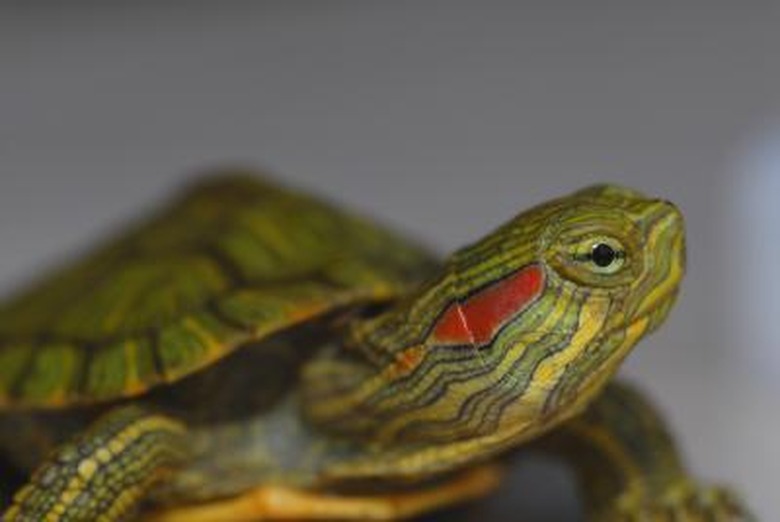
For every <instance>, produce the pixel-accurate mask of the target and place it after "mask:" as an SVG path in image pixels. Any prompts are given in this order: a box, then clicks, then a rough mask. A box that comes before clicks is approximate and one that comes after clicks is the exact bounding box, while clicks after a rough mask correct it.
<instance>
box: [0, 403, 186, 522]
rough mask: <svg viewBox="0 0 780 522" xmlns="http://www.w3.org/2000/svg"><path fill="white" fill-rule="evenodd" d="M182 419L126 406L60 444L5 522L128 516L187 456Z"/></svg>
mask: <svg viewBox="0 0 780 522" xmlns="http://www.w3.org/2000/svg"><path fill="white" fill-rule="evenodd" d="M184 437H185V430H184V427H183V426H182V425H180V424H179V423H178V422H176V421H173V420H171V419H169V418H168V417H163V416H160V415H155V414H151V413H148V412H146V411H145V410H143V409H142V408H139V407H134V406H128V407H124V408H120V409H117V410H114V411H111V412H109V413H108V414H106V415H104V416H102V417H101V418H99V419H98V420H97V421H95V423H93V424H92V425H91V426H90V427H89V428H88V429H87V430H86V431H85V432H84V433H82V434H80V435H79V436H77V437H75V438H74V439H73V440H72V441H70V442H67V443H65V444H64V445H62V446H61V447H59V448H58V449H57V450H56V451H55V452H54V453H53V454H52V455H51V456H50V457H49V458H48V459H47V460H46V461H45V462H44V463H43V464H42V465H41V466H40V467H39V468H38V469H37V470H36V471H35V473H33V475H32V478H31V479H30V481H29V482H28V483H27V484H26V485H25V486H24V487H22V488H21V489H20V490H19V491H18V492H17V493H16V495H15V496H14V499H13V503H12V505H11V507H10V508H8V510H7V511H6V512H5V513H3V515H2V517H0V520H2V521H3V522H40V521H53V520H56V521H63V522H64V521H101V522H114V521H117V520H123V519H125V518H126V517H127V516H128V515H129V514H131V513H132V512H133V511H134V509H135V508H136V507H137V505H138V503H139V501H140V500H142V499H143V497H144V495H145V493H146V491H147V490H148V488H149V487H150V486H151V485H152V484H153V483H154V482H155V481H156V480H158V479H160V478H162V477H163V476H164V474H165V473H166V472H167V471H169V470H171V469H172V467H174V466H175V465H176V464H177V463H178V462H180V461H181V460H182V459H184V458H185V454H184V452H183V450H182V448H183V447H184V445H183V441H184Z"/></svg>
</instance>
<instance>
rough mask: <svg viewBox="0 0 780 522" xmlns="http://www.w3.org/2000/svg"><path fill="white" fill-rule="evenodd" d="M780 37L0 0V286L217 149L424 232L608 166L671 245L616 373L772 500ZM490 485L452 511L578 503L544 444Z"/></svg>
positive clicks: (486, 217)
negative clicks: (647, 200)
mask: <svg viewBox="0 0 780 522" xmlns="http://www.w3.org/2000/svg"><path fill="white" fill-rule="evenodd" d="M779 50H780V11H778V7H777V4H773V3H771V2H766V3H759V2H755V3H751V2H713V1H709V2H700V3H690V2H644V3H638V2H570V3H568V4H557V3H555V4H554V3H552V2H547V3H541V2H540V3H539V4H536V5H535V4H533V3H527V2H498V3H494V2H482V1H481V2H471V3H467V2H383V3H379V2H370V1H369V2H366V1H361V2H357V1H355V2H289V1H288V2H265V3H243V4H239V3H231V4H227V3H225V2H221V3H217V2H214V3H212V4H207V5H199V4H197V3H189V4H184V3H182V4H181V5H180V6H173V5H166V4H161V3H157V2H155V3H152V2H149V3H143V2H133V3H130V2H128V3H126V4H125V5H121V4H118V3H117V4H114V6H111V7H110V6H108V5H102V4H101V3H97V2H95V3H94V4H82V3H78V2H70V3H68V4H67V5H57V4H55V3H52V4H51V7H42V6H38V7H29V6H24V7H22V6H21V3H19V4H13V3H4V5H3V7H0V244H2V247H0V252H2V254H0V256H1V257H0V289H2V290H3V291H9V290H10V289H12V288H13V287H15V286H17V285H18V284H20V282H22V281H24V280H26V279H27V278H29V277H31V276H32V275H33V274H35V273H37V272H39V271H40V270H42V269H43V268H44V267H47V266H49V265H51V264H53V263H55V262H56V261H57V260H59V259H61V258H62V257H64V256H67V255H68V254H70V253H73V252H78V250H79V248H80V247H83V246H85V245H87V244H89V243H90V241H92V240H94V238H95V237H96V236H99V235H101V234H103V233H106V232H107V231H110V230H112V229H113V228H114V227H115V226H117V225H119V224H121V223H122V222H124V221H125V220H127V219H129V218H131V217H133V216H136V215H139V214H143V213H144V212H146V211H147V210H148V209H149V208H151V207H152V206H154V204H156V203H158V202H160V201H162V200H163V199H164V198H165V197H167V196H168V195H169V194H170V193H171V191H172V190H174V189H175V187H177V186H178V185H179V184H181V183H182V182H183V181H184V180H185V179H186V178H187V177H189V176H192V175H194V174H195V173H197V172H198V171H199V170H200V169H202V168H204V167H208V166H213V165H219V164H226V163H227V164H242V165H255V166H261V167H264V168H267V169H269V170H271V171H272V172H274V173H276V174H277V175H279V176H280V177H282V178H284V179H286V180H288V181H289V182H290V183H294V184H297V185H300V186H302V187H307V188H310V189H311V190H313V191H317V192H319V193H321V194H323V195H326V196H327V197H329V198H331V199H333V200H336V201H338V202H342V203H344V204H348V205H350V206H352V207H353V208H357V209H359V210H361V211H364V212H366V213H369V214H372V215H375V216H377V217H378V218H381V219H383V220H384V221H386V222H389V223H391V224H393V225H395V226H396V227H398V228H400V229H402V230H406V231H408V232H410V233H411V234H413V235H415V236H417V237H418V238H421V239H424V240H427V241H429V242H430V243H431V244H433V245H435V246H436V247H438V248H440V249H441V250H442V251H447V250H449V249H452V248H455V247H457V246H459V245H461V244H463V243H465V242H467V241H470V240H472V239H475V238H477V237H478V236H480V235H481V234H482V233H484V232H485V231H486V230H487V229H489V228H490V227H493V226H495V225H497V224H498V223H500V222H501V221H503V220H505V219H506V218H508V217H510V216H511V215H513V214H515V213H516V212H518V211H519V210H521V209H523V208H525V207H527V206H529V205H531V204H534V203H536V202H539V201H541V200H544V199H546V198H549V197H552V196H556V195H560V194H563V193H566V192H569V191H571V190H574V189H576V188H578V187H580V186H582V185H585V184H588V183H591V182H596V181H617V182H620V183H624V184H627V185H630V186H633V187H636V188H640V189H642V190H645V191H647V192H649V193H653V194H657V195H660V196H663V197H666V198H669V199H672V200H674V201H675V202H676V203H677V204H678V205H679V206H680V207H681V208H682V209H683V212H684V213H685V215H686V217H687V222H688V234H689V262H690V263H689V276H688V278H687V281H686V284H685V288H684V295H683V297H682V299H681V301H680V303H679V305H678V307H677V309H676V310H675V311H674V313H673V314H672V317H671V319H670V320H669V322H668V324H667V325H666V327H665V328H663V330H662V331H661V332H659V333H658V334H657V335H655V336H653V337H652V338H651V339H649V340H647V341H646V342H643V343H642V344H641V345H640V346H639V347H638V349H637V351H636V352H635V354H634V355H633V356H632V358H631V359H630V361H629V363H628V364H627V368H626V369H625V372H624V373H626V374H628V375H630V376H632V377H634V378H635V379H636V380H637V381H638V382H639V383H640V384H641V385H642V386H643V387H644V388H645V389H647V390H648V391H649V392H650V393H651V394H652V396H653V397H655V398H656V399H657V400H658V402H659V404H661V406H662V407H663V409H664V410H665V411H666V412H667V413H668V416H669V419H670V422H671V423H672V425H673V426H674V430H675V432H676V433H677V434H678V435H679V440H680V443H681V445H682V446H683V447H684V449H685V452H686V454H687V456H688V457H689V461H690V463H691V466H692V468H693V469H694V470H695V471H696V473H697V474H699V475H701V476H702V477H706V478H708V479H711V480H716V481H726V482H729V483H732V484H734V485H736V486H737V487H738V488H739V489H740V490H741V491H742V492H743V494H744V495H745V496H746V497H747V499H748V500H749V503H750V504H751V505H752V506H753V507H754V508H755V510H756V512H757V513H758V514H759V515H760V518H761V519H762V520H779V519H780V503H779V502H778V498H777V494H776V492H777V486H776V484H777V480H778V477H780V458H779V457H778V455H779V454H780V449H778V439H779V438H780V419H779V418H778V415H777V409H778V402H777V398H778V390H780V385H778V383H777V379H778V377H780V353H779V351H780V349H778V341H779V340H780V318H779V317H778V312H780V297H778V295H780V284H778V282H777V281H776V274H777V273H778V271H777V269H776V265H777V263H778V259H780V245H778V235H779V234H778V231H777V227H778V225H780V211H778V210H776V209H775V207H776V206H777V201H778V198H779V197H780V147H778V145H780V110H779V109H780V58H779V57H778V56H779V53H778V51H779ZM502 493H503V494H502V495H501V496H499V497H498V498H496V499H493V500H492V501H490V502H486V503H482V504H480V505H478V506H476V507H473V508H471V509H467V510H463V511H461V512H459V513H460V515H461V517H462V518H459V519H463V520H477V519H481V520H571V519H576V516H577V515H576V514H575V513H576V509H575V504H574V500H573V494H572V491H571V487H570V486H567V485H566V481H565V475H564V474H563V472H562V471H561V470H560V469H558V468H555V467H552V466H550V465H546V464H544V463H530V464H525V465H523V464H522V463H520V464H518V465H517V469H516V471H515V472H514V477H513V480H512V481H511V482H510V483H509V484H507V486H506V487H505V488H504V489H503V491H502ZM561 499H564V500H561ZM454 518H457V517H454V516H453V517H451V518H449V519H450V520H452V519H454Z"/></svg>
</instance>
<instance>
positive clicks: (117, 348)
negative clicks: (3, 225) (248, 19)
mask: <svg viewBox="0 0 780 522" xmlns="http://www.w3.org/2000/svg"><path fill="white" fill-rule="evenodd" d="M684 271H685V232H684V224H683V217H682V214H681V213H680V211H679V210H678V209H677V207H675V205H674V204H672V203H670V202H668V201H666V200H664V199H659V198H653V197H648V196H645V195H644V194H642V193H641V192H639V191H636V190H633V189H629V188H626V187H622V186H618V185H610V184H602V185H594V186H589V187H585V188H583V189H580V190H577V191H575V192H573V193H570V194H568V195H564V196H560V197H557V198H555V199H552V200H549V201H547V202H544V203H542V204H540V205H538V206H535V207H533V208H531V209H530V210H526V211H524V212H522V213H520V214H519V215H517V216H516V217H514V218H512V219H510V220H509V221H508V222H506V223H505V224H503V225H501V226H499V227H498V228H497V229H495V230H494V231H492V232H490V233H489V234H487V235H485V236H484V237H483V238H481V239H479V240H477V241H475V242H473V243H471V244H470V245H468V246H466V247H464V248H462V249H460V250H458V251H456V252H455V253H453V254H452V255H450V256H449V257H446V258H442V257H440V256H438V255H436V254H434V253H433V252H432V251H431V250H429V249H427V248H426V247H424V246H422V245H420V244H419V243H418V242H416V241H414V240H410V239H408V238H406V237H404V236H403V235H401V234H399V233H398V232H395V231H393V230H392V229H391V228H389V227H386V226H384V225H381V224H378V223H376V222H374V221H372V220H370V219H368V218H366V217H363V216H362V215H360V214H359V213H356V212H352V211H349V210H344V209H342V208H340V207H339V206H338V205H335V204H333V203H330V202H328V201H327V200H326V199H323V198H319V197H317V196H314V195H309V194H307V193H304V192H303V191H301V190H299V189H295V188H290V187H287V186H286V185H285V184H282V183H280V182H278V181H275V180H273V179H272V178H270V177H268V176H266V175H264V174H262V173H259V172H255V171H252V170H242V169H235V170H224V171H221V172H214V173H210V174H209V175H204V176H202V177H201V178H199V179H198V180H197V181H192V182H190V184H189V185H188V186H187V187H185V188H183V189H182V190H181V191H180V192H179V193H178V195H177V196H176V197H174V199H173V201H172V202H170V203H169V204H167V205H166V206H163V207H162V208H161V209H159V210H158V211H157V212H156V213H155V214H154V215H153V216H152V217H151V218H148V219H145V220H141V221H138V222H136V223H135V224H133V225H131V226H130V227H129V228H128V229H127V230H125V231H124V232H123V233H121V234H119V236H118V237H117V238H114V239H108V240H106V241H103V242H102V243H100V244H99V245H98V246H96V247H95V249H94V250H93V251H92V252H91V253H90V254H89V255H87V256H86V257H84V258H82V259H77V260H74V261H71V262H70V263H67V264H65V266H64V267H63V268H61V269H59V271H55V273H54V274H53V275H51V276H49V277H47V278H43V279H41V280H39V281H38V282H35V283H33V284H32V285H31V287H30V288H29V289H22V290H21V291H19V292H17V294H16V295H14V296H12V297H10V298H9V299H8V300H7V301H6V302H4V303H3V304H2V305H0V455H2V456H3V459H4V460H5V461H7V463H8V464H7V465H8V467H9V469H13V470H16V472H17V473H18V474H20V476H21V477H22V482H23V483H22V484H19V487H18V489H17V490H16V492H15V494H13V496H8V498H10V499H11V500H9V501H7V502H6V505H5V506H3V507H2V509H3V510H4V511H3V518H2V520H3V521H5V522H16V521H40V520H46V521H49V520H68V521H82V520H96V521H106V522H114V521H118V520H130V519H134V520H146V521H154V522H176V521H201V520H265V519H285V518H287V519H299V520H306V519H352V520H371V519H399V518H409V517H416V516H419V515H422V514H425V513H428V512H432V511H435V510H438V509H443V508H447V507H450V506H455V505H458V504H460V503H464V502H468V501H471V500H474V499H477V498H480V497H483V496H486V495H488V494H489V493H491V492H492V491H494V490H495V489H496V487H497V486H498V485H499V484H500V482H501V478H502V477H503V476H504V473H505V470H506V466H505V465H504V464H502V463H503V462H505V461H506V459H505V458H504V457H507V456H509V455H510V454H513V453H515V452H517V451H521V450H528V451H539V452H544V453H546V454H548V455H554V456H557V457H560V458H562V459H563V460H564V461H565V462H567V463H569V464H571V466H572V469H573V471H574V475H575V476H576V477H577V479H578V481H579V484H580V485H581V491H582V496H583V499H584V502H583V505H584V511H585V513H586V516H587V517H589V519H590V520H717V521H721V520H746V519H748V517H749V516H750V515H749V513H748V511H747V509H746V508H745V507H744V506H743V504H742V503H741V501H740V500H739V498H738V497H737V496H736V495H735V494H734V493H733V492H731V490H730V489H728V488H727V487H721V486H717V485H707V484H704V483H700V482H698V481H697V480H696V479H694V478H693V477H692V476H691V475H690V474H689V472H688V471H687V470H686V467H685V466H684V464H683V462H682V458H681V457H680V456H679V454H678V452H677V450H676V449H675V445H674V443H673V441H672V438H671V436H670V435H669V434H668V430H667V428H666V427H665V424H664V423H663V421H662V419H661V417H660V415H659V414H658V413H657V412H656V410H655V408H654V407H653V405H652V404H651V403H650V401H649V400H648V399H646V398H645V396H644V395H643V394H642V393H641V392H639V391H638V390H637V389H636V388H635V387H633V386H631V385H630V384H626V383H623V382H621V381H620V380H619V379H616V378H614V376H615V372H616V370H617V369H618V368H619V367H620V365H621V362H622V361H623V360H624V359H625V357H626V356H627V355H628V354H629V352H630V351H631V350H632V348H633V347H634V345H635V344H636V343H637V342H638V341H639V340H640V339H641V338H643V337H644V336H645V335H647V334H648V333H650V332H652V331H654V330H656V328H657V327H658V326H659V325H661V323H662V322H663V321H664V319H665V318H666V317H667V315H668V313H669V311H670V309H671V308H672V306H673V303H674V302H675V300H676V297H677V295H678V293H679V288H680V283H681V281H682V278H683V274H684ZM9 476H10V472H9ZM9 495H10V494H9Z"/></svg>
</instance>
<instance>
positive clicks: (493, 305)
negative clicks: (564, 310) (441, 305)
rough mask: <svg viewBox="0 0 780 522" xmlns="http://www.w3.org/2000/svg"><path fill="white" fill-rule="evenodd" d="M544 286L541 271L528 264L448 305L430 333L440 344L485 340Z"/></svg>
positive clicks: (470, 342)
mask: <svg viewBox="0 0 780 522" xmlns="http://www.w3.org/2000/svg"><path fill="white" fill-rule="evenodd" d="M543 287H544V271H543V270H542V269H541V267H540V266H539V265H528V266H526V267H525V268H521V269H520V270H518V271H517V272H514V273H512V274H510V275H509V276H507V277H504V278H502V279H500V280H498V281H496V282H494V283H491V284H489V285H487V286H485V287H484V288H482V289H480V290H479V291H478V292H476V293H475V294H472V295H470V296H469V297H467V298H466V299H465V300H463V301H455V302H453V303H452V304H450V305H449V306H448V307H447V309H446V310H445V311H444V313H443V314H442V315H441V316H440V317H439V319H438V321H437V322H436V325H435V326H434V328H433V331H432V333H431V335H432V336H433V337H434V339H435V340H436V341H437V342H439V343H443V344H472V345H475V346H481V345H484V344H486V343H488V342H489V341H490V340H491V339H493V336H494V335H495V334H496V332H497V331H498V330H499V329H500V328H501V326H503V325H504V323H506V321H507V320H508V319H509V318H510V317H512V316H513V315H515V314H517V313H518V312H520V311H521V310H523V309H524V308H525V307H526V306H528V305H529V304H530V303H531V302H533V301H534V300H535V299H536V298H537V297H538V296H539V295H540V294H541V293H542V289H543Z"/></svg>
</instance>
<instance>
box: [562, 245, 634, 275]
mask: <svg viewBox="0 0 780 522" xmlns="http://www.w3.org/2000/svg"><path fill="white" fill-rule="evenodd" d="M583 246H584V247H585V248H586V249H587V250H585V251H584V252H575V253H574V260H575V261H576V262H578V263H582V264H585V265H587V266H588V267H589V268H590V269H591V270H592V271H593V272H596V273H597V274H614V273H616V272H618V271H619V270H620V269H621V268H622V267H623V265H624V264H625V260H626V251H625V249H624V248H623V246H622V245H621V244H620V242H619V241H617V240H615V239H612V238H599V239H596V240H594V241H592V242H590V243H589V244H587V245H583Z"/></svg>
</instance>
